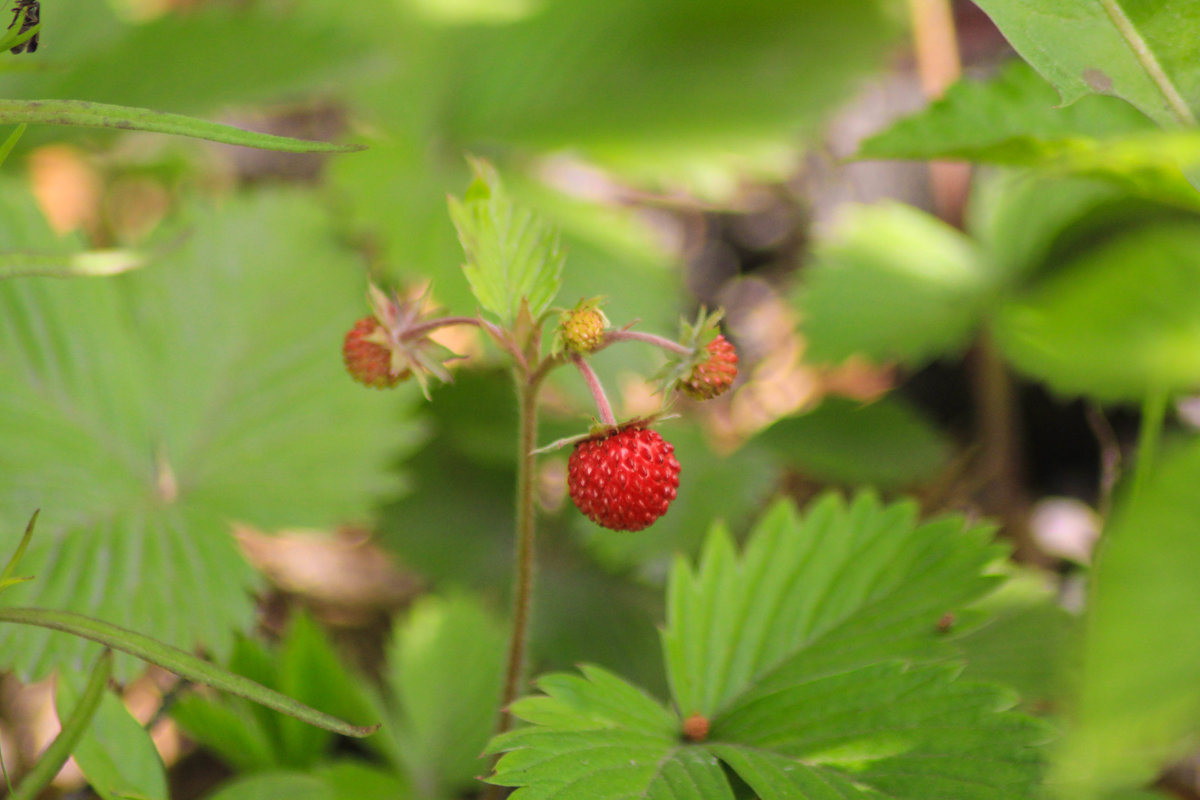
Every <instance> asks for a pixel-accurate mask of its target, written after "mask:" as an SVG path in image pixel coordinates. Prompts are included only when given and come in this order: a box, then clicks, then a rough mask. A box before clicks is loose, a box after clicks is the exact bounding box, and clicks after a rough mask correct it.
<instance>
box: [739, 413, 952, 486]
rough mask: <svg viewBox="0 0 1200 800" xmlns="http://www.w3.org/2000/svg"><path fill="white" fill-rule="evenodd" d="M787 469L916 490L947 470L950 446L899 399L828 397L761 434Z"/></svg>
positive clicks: (847, 481) (830, 479) (842, 480)
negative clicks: (920, 484)
mask: <svg viewBox="0 0 1200 800" xmlns="http://www.w3.org/2000/svg"><path fill="white" fill-rule="evenodd" d="M759 437H760V438H761V440H762V443H763V444H764V445H766V446H767V447H769V448H770V449H771V450H772V451H773V452H775V453H776V454H777V455H778V456H779V458H780V459H781V460H782V461H783V463H784V464H786V465H787V466H789V467H791V468H792V469H796V470H799V471H800V472H802V473H803V474H805V475H808V476H811V477H813V478H816V479H818V480H821V481H827V482H831V483H841V484H848V485H849V484H857V485H862V484H867V485H871V486H877V487H880V488H897V487H902V486H911V485H913V484H916V483H920V482H922V481H926V480H929V479H930V478H932V477H933V476H934V475H935V474H936V473H937V471H938V470H939V469H941V468H943V467H944V466H945V465H946V462H947V460H948V459H949V457H950V452H951V449H950V448H951V443H950V441H949V440H948V439H947V438H946V436H944V435H943V434H942V433H941V432H940V431H938V430H937V429H936V428H935V427H934V426H933V423H932V422H930V421H929V420H928V419H926V418H925V417H924V416H923V415H922V414H921V413H920V412H919V411H918V410H917V409H916V408H914V407H913V406H912V405H910V404H909V403H907V402H905V401H904V400H903V399H902V398H900V397H898V396H896V395H890V396H887V397H883V398H880V399H879V400H876V401H874V402H871V403H866V404H863V403H858V402H855V401H853V400H848V399H845V398H840V397H826V398H825V399H824V400H822V401H821V404H820V405H819V406H817V407H816V408H814V409H812V410H811V411H807V412H805V413H803V414H798V415H796V416H793V417H786V418H784V419H781V420H779V421H778V422H776V423H775V424H773V425H772V426H771V427H769V428H767V429H766V430H765V431H763V432H762V433H760V434H759Z"/></svg>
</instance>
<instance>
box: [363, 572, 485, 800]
mask: <svg viewBox="0 0 1200 800" xmlns="http://www.w3.org/2000/svg"><path fill="white" fill-rule="evenodd" d="M506 635H507V631H506V630H505V626H504V625H503V624H502V623H501V622H500V621H499V620H497V619H496V618H495V617H493V616H492V615H491V614H490V613H488V612H487V611H486V610H485V609H484V608H483V607H481V606H480V605H479V604H478V602H477V601H474V600H472V599H470V598H468V597H466V596H463V595H459V596H452V597H449V598H441V597H436V596H432V595H430V596H426V597H423V598H421V599H420V600H418V601H417V603H416V604H415V605H414V607H413V609H412V611H411V612H410V615H409V617H408V619H407V620H405V621H404V622H403V624H401V625H400V626H398V628H397V630H396V635H395V638H394V639H393V643H392V646H391V648H390V650H389V653H388V673H387V676H386V680H387V684H388V686H389V688H390V689H391V691H392V694H393V696H394V699H395V701H396V707H395V709H394V711H393V712H392V718H393V720H394V726H393V728H394V729H393V730H392V731H391V732H390V734H389V735H390V736H394V737H395V748H396V753H397V755H398V756H399V758H400V759H401V761H402V766H403V767H404V770H405V773H406V774H407V775H408V776H409V777H410V780H411V781H412V783H413V785H414V786H415V787H417V789H418V791H419V792H420V793H421V794H422V796H428V797H443V796H450V795H454V794H456V793H458V792H461V791H462V790H464V789H467V788H470V787H471V786H472V785H475V777H476V776H477V775H480V774H481V773H482V772H484V770H485V768H486V767H485V765H484V763H483V762H481V761H480V760H479V756H480V753H481V752H483V748H484V745H485V744H487V738H488V735H489V733H490V731H491V730H492V727H493V724H494V721H495V713H496V706H497V704H498V703H499V702H500V690H501V686H502V684H503V680H504V665H505V652H506V649H505V643H506V641H507V639H506ZM450 674H453V676H454V680H452V681H451V680H447V675H450ZM383 710H386V708H385V709H383Z"/></svg>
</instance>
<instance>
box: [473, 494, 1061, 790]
mask: <svg viewBox="0 0 1200 800" xmlns="http://www.w3.org/2000/svg"><path fill="white" fill-rule="evenodd" d="M990 534H991V532H990V529H988V528H985V527H967V526H965V524H964V522H963V521H962V520H961V519H958V518H948V519H941V520H937V521H933V522H929V523H924V524H918V523H917V521H916V507H915V505H913V504H910V503H900V504H895V505H890V506H883V505H881V504H880V503H879V501H878V500H876V499H875V498H874V497H873V496H871V495H864V496H861V497H859V498H858V499H856V500H855V501H853V502H852V503H850V504H849V505H846V504H845V503H843V502H842V501H841V500H840V499H837V498H835V497H828V498H826V499H824V500H822V501H819V502H818V503H817V504H816V505H815V506H813V508H812V509H811V510H810V511H809V512H808V513H807V514H806V515H805V516H804V517H803V518H801V517H800V516H799V515H798V514H797V512H796V511H795V509H794V508H793V507H792V506H790V505H788V504H786V503H780V504H778V505H776V506H775V507H774V508H772V509H771V510H770V511H769V512H768V513H767V514H766V516H765V517H764V518H763V520H762V521H761V522H760V523H759V525H758V527H757V528H756V530H755V531H754V533H753V534H752V535H751V537H750V539H749V541H748V543H747V545H746V547H745V549H744V552H743V553H742V554H741V555H740V556H739V555H738V554H737V552H736V550H735V547H734V544H733V541H732V539H731V537H730V536H729V534H728V533H727V532H726V531H725V530H723V529H722V528H719V527H718V528H716V529H715V530H714V531H713V532H712V533H711V534H710V536H709V539H708V542H707V545H706V547H705V550H704V553H703V555H702V556H701V558H700V563H699V565H698V566H697V567H696V568H695V569H693V568H692V567H690V566H689V565H688V564H687V563H686V562H685V561H684V560H683V559H682V558H680V559H679V560H678V561H677V562H676V565H675V568H674V570H673V572H672V574H671V580H670V586H669V589H668V614H667V618H668V622H667V626H666V628H665V629H664V631H663V634H662V638H663V649H664V653H665V655H666V662H667V671H668V677H669V680H670V685H671V690H672V695H673V698H672V699H673V705H674V708H675V711H668V710H667V709H666V708H664V707H663V706H661V705H659V704H658V703H657V702H655V701H654V700H652V699H651V698H649V697H647V696H646V695H644V694H642V693H641V692H640V691H639V690H638V689H636V688H634V687H633V686H630V685H629V684H627V683H625V682H624V681H622V680H621V679H619V678H617V677H615V676H613V675H611V674H609V673H607V672H605V671H603V670H601V669H598V668H595V667H585V668H584V669H583V677H578V676H573V675H552V676H548V677H546V678H543V679H542V680H541V681H540V682H539V683H538V688H539V689H540V690H541V691H542V692H543V693H544V694H543V695H542V696H537V697H532V698H527V699H524V700H521V701H519V702H518V703H516V704H515V705H514V706H513V713H514V714H516V715H517V716H518V717H520V718H521V719H524V720H525V721H527V722H530V723H532V726H531V727H529V728H524V729H521V730H518V731H516V732H514V733H509V734H505V735H504V736H501V737H498V738H497V739H495V740H494V741H493V743H492V745H491V749H492V750H493V751H496V752H503V753H504V756H503V757H502V758H501V760H500V762H499V764H498V765H497V768H496V774H495V775H494V776H493V777H492V779H491V780H492V781H493V782H495V783H499V784H502V785H506V786H520V787H523V788H522V789H521V790H519V791H518V792H517V793H516V794H515V795H514V798H521V799H525V798H539V799H540V798H559V797H562V798H566V797H578V796H586V797H592V798H598V799H599V800H603V799H604V798H624V797H631V796H637V797H663V798H680V797H693V796H694V797H730V796H732V795H731V794H730V792H731V791H732V790H731V789H730V787H729V784H728V782H727V779H726V777H725V772H724V769H725V768H728V769H731V770H733V771H734V772H735V773H737V775H738V776H739V777H740V778H741V780H742V781H744V782H745V783H746V784H747V785H749V787H750V788H751V789H752V790H753V791H754V792H755V793H756V794H757V796H758V797H760V798H762V800H776V798H778V799H779V800H783V799H784V798H805V799H813V800H820V799H823V798H830V799H831V800H844V798H846V797H850V796H853V797H863V798H896V799H899V798H914V799H915V798H933V797H946V798H949V797H954V798H958V800H971V799H973V798H979V799H980V800H983V799H984V798H1026V797H1030V796H1031V794H1032V793H1033V791H1034V789H1035V787H1036V785H1037V781H1038V778H1039V775H1040V759H1039V756H1038V754H1037V752H1036V751H1035V750H1033V749H1032V746H1033V745H1034V744H1037V743H1038V742H1039V741H1040V740H1042V739H1044V738H1045V731H1044V730H1043V728H1042V726H1041V725H1040V724H1039V723H1038V722H1036V721H1035V720H1032V719H1031V718H1028V717H1025V716H1023V715H1020V714H1017V713H1014V712H1011V711H1007V710H1006V709H1008V707H1010V706H1011V705H1012V704H1013V698H1012V697H1011V696H1010V693H1008V692H1006V691H1004V690H1002V689H1000V688H998V687H995V686H991V685H988V684H982V683H974V682H969V681H962V680H957V676H958V672H959V668H958V667H957V666H954V665H948V664H945V663H935V662H938V661H940V660H942V659H944V658H945V657H946V656H947V655H950V654H951V653H952V650H951V649H950V646H949V644H948V642H947V640H946V638H945V637H944V634H942V633H941V632H940V631H939V629H938V620H939V619H940V618H941V617H942V616H943V615H944V614H945V613H946V612H947V611H949V610H952V609H957V608H959V607H961V606H963V605H965V604H967V603H969V602H971V601H973V600H975V599H977V598H978V597H979V596H980V595H982V594H983V593H985V592H986V591H987V590H988V589H989V588H991V587H992V586H993V585H994V579H993V578H992V577H990V576H988V575H986V574H984V571H985V569H986V568H987V567H988V566H989V565H990V564H991V563H992V562H993V561H995V560H996V559H997V558H999V557H1000V556H1001V555H1002V554H1003V550H1002V548H1000V547H998V546H995V545H992V544H990V543H989V541H990ZM676 712H677V713H676ZM695 714H699V715H701V716H703V717H704V718H705V719H706V720H707V721H708V722H709V723H710V725H709V728H708V730H707V732H706V734H705V735H702V736H695V735H693V734H690V733H689V735H688V736H685V735H684V730H685V727H684V723H683V722H682V720H681V718H684V717H686V718H691V717H693V715H695ZM689 737H690V738H689ZM722 764H723V765H724V766H722Z"/></svg>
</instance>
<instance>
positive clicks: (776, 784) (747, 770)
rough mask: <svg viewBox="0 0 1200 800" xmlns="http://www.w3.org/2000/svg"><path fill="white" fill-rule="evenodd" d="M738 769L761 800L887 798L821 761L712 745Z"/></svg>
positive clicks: (713, 748) (723, 758)
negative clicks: (812, 761)
mask: <svg viewBox="0 0 1200 800" xmlns="http://www.w3.org/2000/svg"><path fill="white" fill-rule="evenodd" d="M709 749H710V750H712V752H714V753H716V754H717V755H718V756H719V757H720V758H721V760H722V761H724V762H725V763H726V764H728V765H729V766H730V767H732V768H733V769H734V771H736V772H737V774H738V776H739V777H740V778H741V779H742V780H744V781H745V782H746V783H747V784H748V785H749V786H750V788H752V789H753V790H754V791H755V792H756V793H757V795H758V797H759V798H761V800H785V798H804V800H846V798H848V797H853V798H855V800H860V798H861V800H882V798H884V797H885V795H884V794H882V793H881V792H877V791H875V790H874V789H872V788H871V787H869V786H863V785H862V784H859V783H856V782H854V781H853V780H851V779H848V778H845V777H843V776H842V775H841V774H839V773H838V772H837V770H834V769H829V768H828V767H825V766H823V765H820V764H813V765H810V764H805V763H798V762H797V761H795V760H794V759H790V758H788V757H786V756H783V755H780V754H778V753H773V752H771V751H770V750H763V749H761V748H758V747H745V746H742V745H736V744H713V745H711V746H710V747H709Z"/></svg>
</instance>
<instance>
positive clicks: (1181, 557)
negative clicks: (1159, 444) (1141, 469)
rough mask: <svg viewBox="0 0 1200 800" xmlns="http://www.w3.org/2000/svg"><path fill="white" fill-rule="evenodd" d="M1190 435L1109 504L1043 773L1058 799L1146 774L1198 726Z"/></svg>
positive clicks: (1133, 782)
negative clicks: (1055, 744) (1069, 709)
mask: <svg viewBox="0 0 1200 800" xmlns="http://www.w3.org/2000/svg"><path fill="white" fill-rule="evenodd" d="M1198 480H1200V441H1197V440H1196V439H1195V438H1192V439H1191V440H1189V441H1187V442H1186V444H1184V445H1183V446H1181V447H1180V448H1179V450H1178V451H1177V452H1175V453H1173V454H1171V455H1169V456H1168V457H1167V458H1165V459H1163V461H1162V462H1161V463H1159V464H1156V465H1155V466H1154V468H1153V471H1152V472H1151V473H1150V475H1149V479H1148V480H1147V481H1146V482H1145V484H1144V485H1143V486H1142V487H1141V489H1140V491H1139V492H1137V493H1136V494H1134V495H1131V496H1129V497H1127V498H1125V500H1124V501H1123V502H1120V503H1119V504H1118V506H1117V509H1116V512H1115V513H1114V514H1113V516H1112V518H1111V520H1110V523H1109V525H1108V526H1107V527H1106V530H1105V536H1104V540H1103V542H1102V545H1101V547H1100V549H1099V551H1098V554H1097V557H1096V564H1095V567H1094V572H1093V578H1092V583H1091V586H1092V589H1091V595H1090V598H1089V602H1088V610H1087V618H1086V624H1085V629H1084V631H1085V632H1084V643H1083V658H1082V660H1083V666H1082V670H1081V674H1080V680H1079V681H1078V684H1077V686H1078V693H1077V697H1076V701H1075V703H1074V714H1073V717H1074V724H1073V725H1072V726H1071V727H1070V728H1069V729H1068V733H1067V737H1066V740H1065V742H1064V743H1063V746H1062V748H1061V752H1060V753H1059V756H1058V759H1057V763H1056V765H1055V770H1054V773H1053V777H1054V779H1055V780H1054V782H1055V784H1056V785H1058V786H1059V788H1060V794H1061V796H1063V797H1069V798H1084V797H1087V798H1091V797H1097V796H1100V795H1101V793H1102V791H1103V790H1110V789H1122V788H1125V789H1129V788H1134V787H1136V786H1139V785H1141V784H1143V783H1144V782H1146V781H1148V780H1149V779H1151V778H1152V777H1153V776H1154V775H1155V774H1156V773H1157V771H1158V770H1159V769H1160V768H1161V767H1163V766H1165V764H1166V763H1168V762H1169V761H1170V760H1171V759H1173V758H1174V757H1176V756H1179V755H1182V754H1183V753H1186V752H1189V751H1190V749H1191V747H1192V745H1193V743H1194V741H1195V737H1196V735H1197V733H1200V726H1198V725H1197V720H1198V719H1200V685H1198V684H1197V682H1196V673H1197V670H1200V639H1198V638H1197V637H1196V636H1195V635H1194V631H1195V610H1196V609H1197V608H1200V584H1197V582H1196V580H1195V576H1196V570H1197V569H1200V537H1197V536H1196V531H1197V529H1198V528H1200V494H1197V492H1196V485H1197V481H1198Z"/></svg>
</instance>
